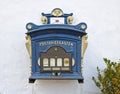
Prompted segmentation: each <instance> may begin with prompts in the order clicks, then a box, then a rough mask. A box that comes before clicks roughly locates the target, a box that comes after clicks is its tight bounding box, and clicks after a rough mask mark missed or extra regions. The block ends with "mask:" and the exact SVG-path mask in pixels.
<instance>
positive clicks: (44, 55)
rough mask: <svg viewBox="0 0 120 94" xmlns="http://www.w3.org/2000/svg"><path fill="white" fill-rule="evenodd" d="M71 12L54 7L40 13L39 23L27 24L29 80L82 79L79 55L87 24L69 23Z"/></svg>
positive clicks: (85, 45)
mask: <svg viewBox="0 0 120 94" xmlns="http://www.w3.org/2000/svg"><path fill="white" fill-rule="evenodd" d="M72 15H73V14H72V13H70V14H65V13H63V11H62V10H61V9H59V8H55V9H54V10H53V11H52V12H51V13H50V14H44V13H42V23H43V24H44V25H35V24H33V23H28V24H27V25H26V28H27V30H28V31H27V33H26V35H27V36H26V47H27V50H28V53H29V55H30V59H31V76H30V78H29V82H30V83H34V81H35V80H36V79H44V80H45V79H46V80H49V79H50V80H51V79H53V80H64V79H67V80H78V82H79V83H80V82H83V76H82V59H83V55H84V52H85V49H86V47H87V41H86V40H87V33H86V32H85V30H86V28H87V25H86V24H85V23H79V24H78V25H70V24H72V21H73V18H72Z"/></svg>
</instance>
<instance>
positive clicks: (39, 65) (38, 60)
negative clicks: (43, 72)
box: [38, 58, 40, 66]
mask: <svg viewBox="0 0 120 94" xmlns="http://www.w3.org/2000/svg"><path fill="white" fill-rule="evenodd" d="M38 65H39V66H40V58H38Z"/></svg>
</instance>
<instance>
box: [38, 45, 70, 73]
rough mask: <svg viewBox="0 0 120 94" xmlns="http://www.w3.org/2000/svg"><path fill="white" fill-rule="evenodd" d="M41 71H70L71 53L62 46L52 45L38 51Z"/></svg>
mask: <svg viewBox="0 0 120 94" xmlns="http://www.w3.org/2000/svg"><path fill="white" fill-rule="evenodd" d="M40 59H41V60H40V61H41V66H40V67H41V72H55V75H57V72H71V71H72V54H71V52H66V50H65V49H64V48H63V47H60V46H53V47H50V48H49V49H48V50H47V51H46V52H41V53H40Z"/></svg>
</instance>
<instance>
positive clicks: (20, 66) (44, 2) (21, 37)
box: [0, 0, 120, 94]
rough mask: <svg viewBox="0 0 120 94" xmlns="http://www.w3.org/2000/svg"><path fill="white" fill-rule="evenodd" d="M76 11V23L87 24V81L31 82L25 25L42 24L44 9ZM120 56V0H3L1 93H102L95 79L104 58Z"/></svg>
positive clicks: (0, 15)
mask: <svg viewBox="0 0 120 94" xmlns="http://www.w3.org/2000/svg"><path fill="white" fill-rule="evenodd" d="M56 7H57V8H61V9H62V10H63V11H64V12H66V13H71V12H73V13H74V15H73V16H74V23H73V24H78V23H79V22H86V23H87V25H88V29H87V32H88V36H89V38H88V42H89V45H88V48H87V50H86V53H85V57H84V63H83V65H84V67H83V75H84V79H85V81H84V83H83V84H78V82H77V81H66V80H65V81H60V80H58V81H56V80H55V81H52V80H50V81H44V80H37V81H36V82H35V83H34V84H29V83H28V78H29V76H30V71H29V70H30V68H29V65H30V59H29V56H28V53H27V50H26V48H25V32H26V29H25V25H26V23H28V22H34V23H36V24H41V21H40V17H41V15H40V14H41V12H45V13H49V12H51V10H52V9H54V8H56ZM103 57H107V58H109V59H111V60H118V59H120V0H23V1H22V0H12V1H11V0H3V1H1V3H0V94H100V91H99V89H98V88H97V87H96V86H95V84H94V83H93V81H92V79H91V78H92V76H96V67H97V66H99V67H100V68H101V69H102V68H104V67H105V65H104V62H103V60H102V58H103Z"/></svg>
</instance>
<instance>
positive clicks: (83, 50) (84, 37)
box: [81, 35, 88, 59]
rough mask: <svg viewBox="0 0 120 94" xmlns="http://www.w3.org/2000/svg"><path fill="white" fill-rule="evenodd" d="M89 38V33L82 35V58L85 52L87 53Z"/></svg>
mask: <svg viewBox="0 0 120 94" xmlns="http://www.w3.org/2000/svg"><path fill="white" fill-rule="evenodd" d="M87 39H88V36H87V35H84V36H83V37H82V52H81V58H82V59H83V58H84V53H85V51H86V48H87V46H88V41H87Z"/></svg>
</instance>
